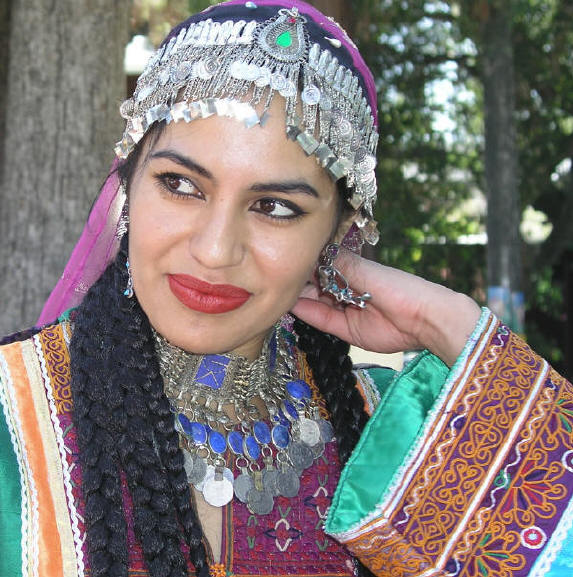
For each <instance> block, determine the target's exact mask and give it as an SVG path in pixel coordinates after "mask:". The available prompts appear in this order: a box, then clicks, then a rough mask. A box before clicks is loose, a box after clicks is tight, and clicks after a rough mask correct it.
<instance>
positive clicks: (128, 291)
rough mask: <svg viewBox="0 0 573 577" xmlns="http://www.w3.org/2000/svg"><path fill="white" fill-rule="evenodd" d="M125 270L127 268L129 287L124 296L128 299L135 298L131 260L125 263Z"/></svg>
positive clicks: (126, 288)
mask: <svg viewBox="0 0 573 577" xmlns="http://www.w3.org/2000/svg"><path fill="white" fill-rule="evenodd" d="M125 268H127V286H126V287H125V290H124V291H123V294H124V296H126V297H127V298H128V299H130V298H133V294H134V293H133V279H132V278H131V268H130V267H129V259H128V260H126V261H125Z"/></svg>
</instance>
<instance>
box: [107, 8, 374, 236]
mask: <svg viewBox="0 0 573 577" xmlns="http://www.w3.org/2000/svg"><path fill="white" fill-rule="evenodd" d="M294 3H297V2H296V0H295V2H293V4H294ZM247 4H249V3H247ZM250 4H252V3H250ZM255 11H256V10H255ZM246 12H247V13H248V12H249V10H246ZM251 12H254V11H253V10H251ZM277 12H278V13H277ZM206 15H210V11H209V10H207V11H206V13H204V16H206ZM243 16H245V11H244V12H243ZM314 24H315V28H316V23H314ZM183 26H184V27H182V28H181V29H180V30H179V32H178V33H177V34H176V35H173V36H172V37H171V39H170V40H169V41H168V42H166V43H164V45H163V46H162V47H160V48H159V50H158V51H157V52H156V53H155V54H154V55H153V56H152V58H151V59H150V61H149V62H148V64H147V66H146V68H145V70H144V72H143V73H142V75H141V76H140V77H139V79H138V82H137V88H136V90H135V93H134V95H133V97H132V98H130V99H128V100H126V101H125V102H124V103H123V104H122V105H121V108H120V111H121V114H122V116H123V117H124V118H125V119H126V120H127V126H126V129H125V132H124V135H123V138H122V140H121V141H120V142H119V143H118V144H117V147H116V154H117V155H118V156H119V157H120V158H125V157H126V156H127V155H128V154H129V153H130V152H131V150H132V149H133V147H134V146H135V145H136V144H137V143H138V142H139V141H140V140H141V139H142V138H143V136H144V135H145V133H146V132H147V130H148V129H149V127H150V126H151V125H152V124H153V123H155V122H158V121H165V122H167V123H170V122H177V121H180V120H185V121H186V122H191V121H193V120H194V119H198V118H206V117H208V116H211V115H213V114H217V115H221V116H229V117H233V118H236V119H238V120H240V121H242V122H244V123H245V125H247V126H254V125H256V124H262V123H264V117H265V114H266V110H267V108H268V107H269V105H270V102H271V100H272V98H273V96H274V94H276V93H278V94H280V95H281V96H282V97H283V98H284V99H285V102H286V132H287V135H288V137H289V138H291V139H292V140H294V141H296V142H298V143H299V144H300V146H301V147H302V149H303V150H304V152H305V153H306V154H308V155H311V154H312V155H314V156H315V157H316V158H317V160H318V161H319V162H320V164H321V165H322V166H323V167H324V168H325V169H326V170H327V171H328V173H329V174H330V176H331V177H332V178H333V179H334V180H339V179H341V178H346V184H347V186H348V188H349V190H350V191H351V197H350V198H349V199H348V201H349V203H350V204H351V206H352V207H353V209H354V211H355V213H354V214H355V216H354V222H355V223H356V225H357V226H358V228H359V230H360V232H361V236H362V238H363V240H365V241H367V242H368V243H370V244H375V243H376V242H377V240H378V231H377V228H376V222H375V221H374V219H373V211H372V208H373V203H374V201H375V200H376V178H375V172H374V169H375V166H376V157H375V152H376V144H377V141H378V133H377V130H376V125H375V117H374V114H373V112H372V110H371V107H370V105H369V103H368V99H367V97H366V95H365V91H364V88H363V85H362V84H361V82H360V78H359V76H358V74H356V73H355V71H353V70H352V69H351V68H350V67H349V66H345V65H343V64H341V63H340V62H339V58H337V56H336V55H335V54H333V47H336V46H338V47H339V49H340V44H341V43H340V42H335V41H334V40H333V39H332V38H328V37H325V36H324V35H322V37H321V40H322V44H328V47H324V46H321V43H319V41H314V38H311V35H310V34H309V27H308V26H307V18H306V16H305V15H302V14H301V13H300V12H299V10H298V9H297V8H296V7H293V8H292V9H286V8H282V9H279V10H278V11H276V9H275V15H274V16H273V17H271V18H270V19H266V20H264V21H260V20H257V19H251V20H246V19H240V20H234V19H225V20H223V19H220V20H213V19H211V18H207V19H203V20H199V21H195V22H193V21H188V23H187V25H185V24H184V25H183ZM313 30H314V29H313ZM314 34H315V32H314ZM315 35H316V34H315ZM334 50H336V48H334Z"/></svg>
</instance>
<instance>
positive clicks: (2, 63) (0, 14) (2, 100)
mask: <svg viewBox="0 0 573 577" xmlns="http://www.w3.org/2000/svg"><path fill="white" fill-rule="evenodd" d="M11 2H12V0H3V1H2V2H0V182H2V174H3V168H4V163H3V159H4V146H5V143H4V138H3V135H4V134H6V93H7V91H8V59H9V56H10V53H9V48H10V44H9V41H8V40H9V33H10V14H11V9H12V4H11ZM0 207H1V205H0Z"/></svg>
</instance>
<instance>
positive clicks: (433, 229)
mask: <svg viewBox="0 0 573 577" xmlns="http://www.w3.org/2000/svg"><path fill="white" fill-rule="evenodd" d="M212 3H214V2H209V1H194V0H133V1H127V0H125V1H124V0H122V1H121V2H119V1H117V0H28V1H27V2H26V3H25V4H26V6H25V7H24V6H23V4H24V3H22V2H17V1H16V0H3V1H2V2H1V3H0V234H1V242H0V334H6V333H9V332H13V331H15V330H18V329H22V328H24V327H26V326H30V325H33V324H34V322H35V319H36V318H37V316H38V314H39V312H40V310H41V306H42V303H43V301H44V300H45V299H46V297H47V295H48V294H49V291H50V289H51V288H52V287H53V285H54V284H55V282H56V281H57V279H58V277H59V275H60V274H61V273H62V271H63V268H64V265H65V263H66V261H67V259H68V256H69V253H70V251H71V249H72V247H73V245H74V242H75V240H76V239H77V237H78V236H79V234H80V232H81V229H82V227H83V225H84V223H85V220H86V217H87V213H88V211H89V208H90V206H91V203H92V202H93V200H94V198H95V197H96V196H97V192H98V190H99V187H100V186H101V184H102V182H103V180H104V178H105V175H106V174H107V171H108V170H109V167H110V166H111V163H112V161H113V145H114V143H115V141H117V140H119V138H120V136H121V133H122V131H123V123H122V120H121V118H120V116H119V114H118V112H117V109H118V106H119V104H120V103H121V101H122V100H123V99H124V98H125V96H126V94H128V93H129V92H131V91H132V90H133V88H134V86H135V80H136V78H137V75H138V74H139V73H140V72H141V70H142V69H143V66H144V65H145V62H146V60H147V58H148V57H149V55H150V54H151V53H152V51H153V50H154V48H155V47H156V46H158V44H159V42H160V41H161V39H162V38H163V37H164V35H165V34H166V33H167V32H168V31H169V29H170V28H171V26H172V25H174V24H176V23H178V22H179V21H181V20H183V19H184V18H186V17H187V16H188V15H189V14H190V13H192V12H195V11H198V10H201V9H203V8H205V7H207V6H208V5H209V4H212ZM255 3H256V2H255ZM310 3H311V4H314V5H315V6H317V7H318V8H319V9H321V10H322V11H323V12H325V13H327V14H329V15H331V16H332V17H333V18H334V19H335V20H337V21H338V22H340V23H341V24H342V25H343V26H344V27H345V28H346V29H347V30H348V31H349V32H350V34H351V36H352V37H353V38H354V39H355V40H356V42H357V44H358V45H359V48H360V49H361V52H362V54H363V55H364V56H365V58H366V60H367V62H368V64H369V66H370V68H371V69H372V71H373V73H374V76H375V81H376V84H377V88H378V105H379V118H380V126H379V130H380V143H379V147H378V169H377V171H378V182H379V203H378V206H377V219H378V221H379V223H380V230H381V239H380V242H379V244H378V246H377V247H375V248H374V249H372V250H370V251H369V252H368V253H367V256H368V257H369V258H372V259H374V260H377V261H379V262H382V263H384V264H387V265H390V266H396V267H399V268H402V269H405V270H408V271H411V272H414V273H416V274H420V275H422V276H425V277H426V278H429V279H430V280H434V281H436V282H440V283H442V284H446V285H447V286H449V287H451V288H453V289H455V290H459V291H463V292H466V293H468V294H470V295H471V296H473V297H474V298H475V299H476V300H477V301H478V302H479V303H480V304H487V305H488V306H490V308H492V309H493V310H494V312H496V313H497V314H498V315H499V316H500V317H502V318H503V319H504V320H505V322H507V323H508V324H509V325H510V326H511V327H512V328H513V329H514V330H515V331H517V332H519V333H520V334H522V335H523V336H524V338H526V339H527V341H528V342H529V343H530V344H531V345H532V346H533V348H534V349H536V350H537V351H538V352H539V353H540V354H541V355H543V356H544V357H546V358H547V359H548V360H549V361H550V362H551V363H552V364H553V365H554V366H555V367H556V368H557V369H558V370H559V371H560V372H562V373H563V374H565V375H567V376H568V377H569V378H571V377H572V376H573V360H572V358H571V357H572V355H571V347H572V343H573V320H572V319H573V314H572V313H573V311H572V307H573V260H572V256H573V225H572V223H573V178H572V175H573V173H572V166H571V160H572V158H573V26H571V22H573V1H572V0H459V1H449V2H445V1H438V0H353V1H352V2H351V1H349V0H346V1H345V0H328V1H322V2H321V1H314V2H310ZM357 355H358V357H359V359H360V360H363V358H362V357H361V356H360V353H357ZM399 362H400V361H399Z"/></svg>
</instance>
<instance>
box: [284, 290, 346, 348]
mask: <svg viewBox="0 0 573 577" xmlns="http://www.w3.org/2000/svg"><path fill="white" fill-rule="evenodd" d="M291 312H292V313H293V314H294V315H296V316H297V317H298V318H299V319H301V320H302V321H304V322H305V323H307V324H309V325H312V326H313V327H315V328H317V329H319V330H321V331H324V332H327V333H330V334H333V335H336V336H337V337H340V338H347V337H348V326H347V322H346V316H345V314H344V309H337V308H334V307H333V306H332V305H331V304H328V303H324V302H321V301H317V300H314V299H307V298H299V299H298V301H297V302H296V303H295V305H294V307H293V308H292V309H291Z"/></svg>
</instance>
